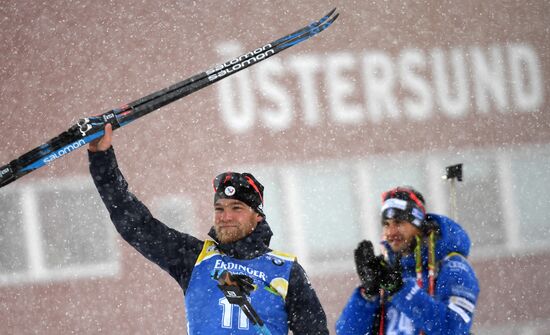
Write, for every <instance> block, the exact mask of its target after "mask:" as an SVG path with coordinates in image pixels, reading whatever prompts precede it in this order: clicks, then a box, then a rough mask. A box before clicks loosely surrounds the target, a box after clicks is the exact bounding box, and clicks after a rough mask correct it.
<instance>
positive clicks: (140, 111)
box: [0, 8, 339, 187]
mask: <svg viewBox="0 0 550 335" xmlns="http://www.w3.org/2000/svg"><path fill="white" fill-rule="evenodd" d="M335 12H336V8H335V9H333V10H331V11H330V12H329V13H328V14H327V15H325V16H323V17H322V18H321V19H320V20H318V21H314V22H312V23H310V24H309V25H307V26H305V27H303V28H301V29H299V30H297V31H295V32H293V33H291V34H288V35H286V36H283V37H281V38H279V39H277V40H275V41H273V42H271V43H268V44H266V45H264V46H262V47H259V48H257V49H254V50H253V51H250V52H248V53H245V54H243V55H241V56H239V57H236V58H233V59H231V60H229V61H227V62H225V63H222V64H218V65H215V66H213V67H211V68H209V69H208V70H206V71H204V72H201V73H199V74H197V75H194V76H192V77H190V78H187V79H185V80H183V81H180V82H178V83H176V84H173V85H171V86H169V87H166V88H164V89H162V90H159V91H157V92H154V93H152V94H149V95H147V96H145V97H142V98H140V99H138V100H135V101H133V102H130V103H128V104H125V105H123V106H121V107H119V108H115V109H112V110H110V111H108V112H105V113H103V114H100V115H96V116H91V117H87V118H83V119H80V120H79V121H78V122H77V123H76V124H74V125H73V126H71V127H70V128H69V129H68V130H66V131H64V132H63V133H61V134H59V135H58V136H56V137H54V138H52V139H51V140H49V141H47V142H46V143H44V144H42V145H40V146H39V147H36V148H34V149H32V150H30V151H29V152H27V153H25V154H23V155H22V156H20V157H19V158H16V159H14V160H12V161H11V162H10V163H8V164H6V165H4V166H2V167H0V187H3V186H6V185H8V184H9V183H11V182H13V181H15V180H17V179H19V178H21V177H22V176H24V175H26V174H28V173H30V172H32V171H34V170H36V169H39V168H41V167H42V166H45V165H47V164H49V163H51V162H52V161H54V160H56V159H58V158H60V157H63V156H65V155H66V154H68V153H70V152H72V151H74V150H76V149H78V148H80V147H82V146H84V145H85V144H87V143H90V142H91V141H93V140H95V139H97V138H99V137H101V136H103V134H104V127H105V125H106V124H107V123H110V124H112V126H113V130H114V129H118V128H120V127H122V126H125V125H127V124H128V123H130V122H132V121H134V120H136V119H138V118H140V117H142V116H144V115H147V114H149V113H151V112H152V111H155V110H157V109H159V108H161V107H163V106H165V105H167V104H169V103H172V102H174V101H176V100H179V99H181V98H183V97H185V96H187V95H189V94H191V93H194V92H196V91H198V90H200V89H202V88H205V87H207V86H209V85H212V84H214V83H215V82H217V81H219V80H221V79H223V78H226V77H228V76H230V75H232V74H234V73H237V72H239V71H241V70H244V69H246V68H248V67H250V66H252V65H254V64H256V63H259V62H261V61H262V60H264V59H267V58H269V57H271V56H273V55H275V54H278V53H279V52H281V51H283V50H285V49H288V48H290V47H291V46H293V45H296V44H298V43H300V42H303V41H305V40H307V39H309V38H311V37H313V36H315V35H317V34H318V33H320V32H321V31H323V30H325V29H326V28H328V27H329V26H330V25H331V24H332V23H333V22H334V21H335V20H336V18H337V17H338V15H339V14H338V13H335Z"/></svg>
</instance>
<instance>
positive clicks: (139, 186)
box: [0, 0, 550, 335]
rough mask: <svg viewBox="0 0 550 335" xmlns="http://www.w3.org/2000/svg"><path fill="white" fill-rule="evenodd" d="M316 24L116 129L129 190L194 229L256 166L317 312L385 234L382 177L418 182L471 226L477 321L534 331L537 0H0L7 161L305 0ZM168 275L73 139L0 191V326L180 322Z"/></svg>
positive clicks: (547, 205) (80, 328)
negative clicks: (127, 227) (136, 241)
mask: <svg viewBox="0 0 550 335" xmlns="http://www.w3.org/2000/svg"><path fill="white" fill-rule="evenodd" d="M333 7H337V8H338V11H339V12H340V17H339V18H338V20H337V21H336V22H335V23H334V24H333V26H331V27H330V28H329V29H328V30H326V31H324V32H322V33H321V34H319V35H318V36H316V37H314V38H313V39H311V40H308V41H306V42H304V43H301V44H299V45H297V46H294V47H292V48H290V49H288V50H286V51H284V52H283V53H281V54H278V55H276V56H274V57H273V58H271V59H270V60H267V61H264V62H262V63H260V64H258V65H255V66H253V67H252V68H250V69H247V70H245V71H242V72H240V73H239V74H237V75H234V76H231V77H228V78H225V79H223V80H222V81H220V82H219V83H217V84H214V85H212V86H210V87H208V88H205V89H203V90H201V91H199V92H197V93H194V94H192V95H190V96H188V97H186V98H184V99H182V100H180V101H177V102H174V103H172V104H170V105H168V106H166V107H164V108H162V109H161V110H158V111H156V112H154V113H153V114H150V115H148V116H146V117H144V118H142V119H140V120H138V121H136V122H135V123H133V124H131V125H128V126H127V127H124V129H121V130H119V131H117V132H116V134H115V142H114V146H115V150H116V152H117V157H118V161H119V165H120V167H121V170H122V171H123V173H124V175H125V176H126V178H127V180H128V182H129V184H130V187H131V190H132V192H133V193H135V194H136V195H137V196H138V198H139V199H140V200H142V201H143V202H144V203H145V204H146V205H147V206H148V207H149V209H150V210H151V211H152V212H153V214H154V215H155V216H156V217H157V218H159V219H160V220H161V221H163V222H165V223H166V224H168V225H170V226H172V227H174V228H176V229H178V230H181V231H184V232H188V233H191V234H193V235H195V236H197V237H200V238H206V233H207V232H208V230H209V227H210V226H211V225H212V199H213V195H212V189H211V180H212V178H213V177H214V176H215V175H217V174H218V173H220V172H223V171H227V170H236V171H246V172H251V173H253V174H254V175H255V176H256V177H257V178H258V179H259V180H260V181H262V183H263V184H264V185H265V187H266V191H265V205H266V207H265V211H266V213H267V220H268V222H269V223H270V225H271V226H272V229H273V231H274V233H275V236H274V238H273V239H272V247H274V248H276V249H280V250H283V251H286V252H290V253H293V254H295V255H297V257H298V260H299V262H300V263H301V264H302V265H303V266H304V268H305V269H306V271H307V272H308V274H309V275H310V277H311V280H312V282H313V285H314V287H315V289H316V290H317V293H318V295H319V297H320V299H321V301H322V303H323V305H324V307H325V310H326V312H327V316H328V320H329V326H330V329H331V332H333V331H334V322H335V321H336V319H337V317H338V315H339V313H340V311H341V310H342V308H343V306H344V304H345V303H346V301H347V299H348V297H349V295H350V294H351V292H352V290H353V288H354V287H355V286H357V285H358V279H357V276H356V274H355V269H354V264H353V256H352V253H353V249H354V248H355V247H356V245H357V243H358V242H359V241H360V240H362V239H370V240H374V241H376V240H379V239H380V224H379V209H380V194H381V192H383V191H385V190H386V189H388V188H390V187H393V186H397V185H404V184H406V185H413V186H415V187H416V188H417V189H418V190H420V191H421V192H422V193H423V194H424V196H425V197H426V199H427V207H428V210H429V211H433V212H438V213H442V214H446V215H451V212H452V211H453V209H454V208H455V207H453V206H452V202H451V201H450V200H451V199H450V196H451V191H452V190H451V185H450V183H449V181H446V180H444V179H442V176H443V175H444V174H445V167H446V166H449V165H452V164H457V163H462V164H463V170H464V180H463V181H462V182H457V183H456V184H455V191H456V211H453V212H455V213H452V215H453V216H454V218H455V219H457V220H458V221H459V222H460V223H461V224H462V225H463V226H464V227H465V228H466V229H467V231H468V232H469V234H470V237H471V240H472V252H471V255H470V257H469V258H470V260H471V262H472V264H473V266H474V268H475V270H476V272H477V275H478V277H479V280H480V286H481V294H480V297H479V301H478V305H477V311H476V315H475V321H474V329H473V330H474V332H475V333H476V334H528V335H542V334H549V332H548V329H550V305H548V304H547V303H546V302H547V301H549V300H550V283H549V281H548V276H549V275H550V242H549V237H550V236H549V235H550V229H549V225H548V223H547V222H546V220H547V219H548V214H547V213H548V211H549V210H550V188H549V187H548V185H550V168H549V166H550V113H549V111H548V102H546V99H547V98H548V96H549V95H550V82H549V79H548V78H550V52H549V47H550V26H549V25H548V17H549V15H550V3H548V1H542V0H541V1H493V0H488V1H482V2H479V1H460V2H458V1H403V2H398V1H342V0H339V1H331V2H329V1H324V0H319V1H310V0H304V1H300V2H299V3H296V2H290V1H288V2H287V1H244V0H243V1H233V2H220V1H200V2H199V1H176V0H162V1H149V0H142V1H130V0H120V1H93V2H92V1H90V2H88V1H60V0H51V1H47V2H38V1H26V0H17V1H15V0H4V1H2V2H1V3H0V28H1V31H2V33H1V35H0V50H1V54H2V61H1V62H0V90H1V95H0V141H1V143H2V149H1V150H0V163H1V164H0V165H3V164H6V163H8V162H9V161H10V160H12V159H14V158H16V157H18V156H20V155H22V154H24V153H25V152H27V151H28V150H30V149H33V148H34V147H36V146H38V145H40V144H42V143H44V142H45V141H47V140H49V139H50V138H52V137H54V136H56V135H58V134H59V133H61V132H62V131H64V130H66V129H68V128H69V126H70V125H72V124H74V123H76V122H77V120H78V119H80V118H82V117H86V116H90V115H96V114H101V113H103V112H106V111H108V110H110V109H113V108H115V107H118V106H121V105H123V104H124V103H128V102H131V101H134V100H136V99H138V98H140V97H142V96H145V95H147V94H149V93H152V92H154V91H157V90H159V89H161V88H164V87H167V86H169V85H171V84H173V83H175V82H178V81H181V80H183V79H185V78H187V77H190V76H191V75H194V74H197V73H200V72H202V71H205V70H206V69H208V68H210V67H212V66H213V65H215V64H217V63H220V62H224V61H227V60H229V59H231V58H233V57H236V56H238V55H241V54H243V53H245V52H248V51H251V50H254V49H256V48H258V47H260V46H263V45H265V44H267V43H269V42H271V41H274V40H276V39H278V38H279V37H282V36H283V35H285V34H288V33H290V32H293V31H294V30H297V29H298V28H301V27H303V26H305V25H306V24H308V23H310V22H311V21H314V20H318V19H319V18H320V17H321V16H323V15H324V14H326V13H327V12H328V11H329V10H330V9H332V8H333ZM185 325H186V320H185V310H184V303H183V294H182V292H181V289H180V288H179V286H178V284H177V283H176V282H175V281H173V280H172V279H171V277H170V276H169V275H167V274H166V273H164V272H163V271H162V270H161V269H160V268H158V267H157V266H156V265H154V264H150V263H149V262H147V261H146V260H145V259H144V258H143V257H142V256H140V255H139V254H137V253H136V252H135V251H134V250H133V249H132V248H131V247H129V246H128V245H127V244H126V243H125V242H124V241H121V239H120V238H119V236H118V234H117V233H116V232H115V231H114V228H113V226H112V224H111V222H110V220H109V218H108V214H107V212H106V210H105V208H104V207H103V205H102V203H101V200H100V199H99V196H98V194H97V191H96V190H95V188H94V186H93V184H92V182H91V178H90V177H89V175H88V171H87V155H86V150H85V149H81V150H79V151H76V152H74V153H72V154H71V155H67V156H66V157H64V158H63V159H60V160H56V161H55V162H54V163H52V164H51V165H50V166H48V167H45V168H43V169H41V170H39V171H36V172H34V173H32V174H31V175H29V176H27V177H24V178H23V179H21V180H19V181H16V182H14V183H12V184H10V185H9V186H6V187H4V188H2V189H1V190H0V329H1V331H0V332H1V333H3V334H68V333H79V334H96V333H107V334H111V333H112V334H183V333H185V329H186V327H185Z"/></svg>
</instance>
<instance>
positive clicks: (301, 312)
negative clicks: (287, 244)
mask: <svg viewBox="0 0 550 335" xmlns="http://www.w3.org/2000/svg"><path fill="white" fill-rule="evenodd" d="M89 160H90V173H91V175H92V178H93V180H94V183H95V185H96V187H97V189H98V191H99V194H100V196H101V199H102V200H103V203H104V204H105V206H106V207H107V210H108V211H109V214H110V216H111V220H112V221H113V223H114V225H115V228H116V229H117V231H118V232H119V233H120V235H121V236H122V237H123V238H124V240H126V241H127V242H128V243H129V244H130V245H131V246H132V247H134V248H135V249H136V250H137V251H138V252H140V253H141V254H142V255H143V256H145V257H146V258H147V259H148V260H150V261H151V262H153V263H155V264H157V265H158V266H160V267H161V268H162V269H163V270H165V271H166V272H168V273H169V274H170V275H171V276H172V277H173V278H174V279H175V280H176V281H177V282H178V284H179V285H180V287H181V288H182V290H183V293H184V294H187V293H188V292H189V291H190V288H189V285H193V283H192V282H191V277H192V274H193V271H194V268H195V264H196V262H197V259H198V257H199V255H200V254H201V251H202V249H203V247H204V245H205V241H202V240H199V239H197V238H196V237H194V236H191V235H189V234H186V233H183V232H180V231H177V230H174V229H171V228H169V227H168V226H166V225H164V224H163V223H162V222H160V221H158V220H157V219H155V218H154V217H153V216H152V215H151V212H149V210H148V209H147V208H146V207H145V205H143V203H141V202H140V201H139V200H138V199H137V198H136V197H135V196H134V195H133V194H132V193H131V192H130V191H129V190H128V183H127V182H126V180H125V179H124V177H123V175H122V173H121V172H120V170H119V168H118V164H117V161H116V158H115V153H114V150H113V148H110V149H109V150H107V151H104V152H101V151H100V152H89ZM209 235H210V237H212V239H213V240H214V241H216V243H217V244H216V247H217V248H218V249H219V250H220V251H221V252H223V254H224V255H226V256H227V257H228V259H234V260H236V262H238V260H253V259H255V258H258V257H259V256H262V255H266V254H268V253H271V252H272V250H271V249H270V248H269V242H270V240H271V236H272V235H273V233H272V232H271V229H270V228H269V225H268V224H267V222H266V221H265V220H263V221H262V222H260V223H259V224H258V226H257V227H256V229H254V231H253V232H252V233H251V234H250V235H248V236H247V237H245V238H243V239H241V240H239V241H236V242H233V243H227V244H221V243H218V240H217V237H216V233H215V231H214V229H213V228H212V229H211V230H210V232H209ZM289 276H290V278H289V280H288V293H287V294H286V299H285V301H284V312H285V313H286V314H287V315H288V320H287V322H288V328H289V329H290V330H292V332H293V333H294V334H315V335H317V334H328V328H327V321H326V315H325V312H324V311H323V308H322V307H321V303H320V302H319V299H318V298H317V294H316V293H315V291H314V289H313V288H312V286H311V284H310V282H309V279H308V278H307V276H306V274H305V271H304V269H303V268H302V267H301V266H300V264H298V262H292V267H291V269H290V275H289ZM212 282H213V281H212ZM214 303H215V304H216V306H218V301H215V302H214ZM187 308H188V309H189V308H193V301H188V304H187ZM220 317H221V314H220ZM260 317H262V319H263V318H266V316H265V315H264V316H262V315H260ZM212 322H214V321H212ZM227 332H228V333H229V332H231V330H227Z"/></svg>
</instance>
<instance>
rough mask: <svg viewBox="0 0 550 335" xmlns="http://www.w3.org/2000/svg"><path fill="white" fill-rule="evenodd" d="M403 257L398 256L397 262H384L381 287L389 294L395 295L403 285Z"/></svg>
mask: <svg viewBox="0 0 550 335" xmlns="http://www.w3.org/2000/svg"><path fill="white" fill-rule="evenodd" d="M401 271H402V268H401V259H400V257H397V258H396V259H395V264H392V265H390V264H388V263H386V262H385V261H383V263H382V274H381V276H380V287H381V288H383V289H384V291H385V292H386V293H387V294H388V295H389V296H391V295H393V294H394V293H396V292H397V291H399V290H400V289H401V287H403V276H402V275H401Z"/></svg>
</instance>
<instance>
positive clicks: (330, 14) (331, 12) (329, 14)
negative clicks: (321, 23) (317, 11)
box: [325, 7, 336, 17]
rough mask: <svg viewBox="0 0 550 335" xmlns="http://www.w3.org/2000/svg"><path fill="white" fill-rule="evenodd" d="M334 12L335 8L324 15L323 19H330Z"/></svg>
mask: <svg viewBox="0 0 550 335" xmlns="http://www.w3.org/2000/svg"><path fill="white" fill-rule="evenodd" d="M335 11H336V7H334V8H333V9H332V10H331V11H330V12H328V14H327V15H325V17H331V16H332V14H334V12H335Z"/></svg>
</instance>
